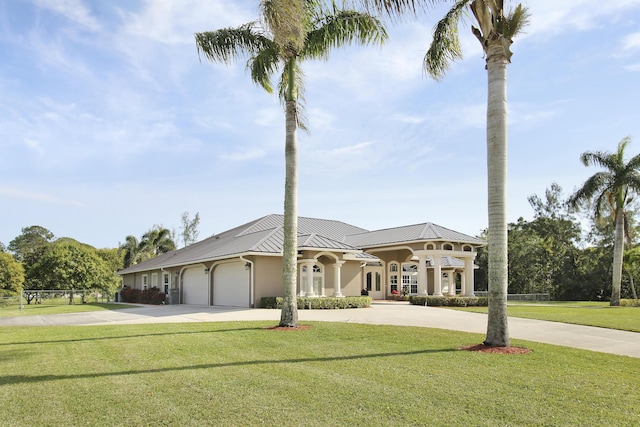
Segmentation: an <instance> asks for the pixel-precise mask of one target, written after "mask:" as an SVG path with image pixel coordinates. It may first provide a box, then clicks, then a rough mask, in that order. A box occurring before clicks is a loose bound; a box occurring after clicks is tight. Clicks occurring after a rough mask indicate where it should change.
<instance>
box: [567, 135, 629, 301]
mask: <svg viewBox="0 0 640 427" xmlns="http://www.w3.org/2000/svg"><path fill="white" fill-rule="evenodd" d="M630 142H631V138H630V137H626V138H623V139H622V141H620V143H619V144H618V149H617V150H616V152H615V153H610V152H603V151H593V152H592V151H586V152H584V153H582V155H581V156H580V160H581V161H582V163H583V164H584V165H585V166H591V165H595V166H600V167H602V168H604V169H605V170H604V171H601V172H597V173H596V174H594V175H592V176H591V177H590V178H589V179H587V180H586V181H585V182H584V184H583V185H582V187H581V188H580V189H578V190H577V191H576V192H575V193H574V195H573V196H572V197H571V203H572V205H573V206H575V207H578V206H580V202H582V201H585V200H589V201H592V206H593V215H594V218H596V219H597V220H600V219H601V218H602V217H603V214H605V213H609V212H611V210H613V212H614V214H615V231H614V236H615V237H614V244H613V271H612V289H611V302H610V304H611V305H612V306H618V305H620V287H621V282H622V265H623V255H624V234H625V233H624V230H625V209H626V207H627V206H628V205H629V204H630V203H631V202H632V201H633V196H634V194H635V193H637V192H638V191H640V154H638V155H636V156H634V157H632V158H631V159H630V160H629V161H628V162H625V159H624V154H625V153H624V151H625V149H626V147H627V145H628V144H629V143H630Z"/></svg>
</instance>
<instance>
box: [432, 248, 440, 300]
mask: <svg viewBox="0 0 640 427" xmlns="http://www.w3.org/2000/svg"><path fill="white" fill-rule="evenodd" d="M441 264H442V257H441V256H440V254H435V255H434V256H433V296H434V297H441V296H442V267H441Z"/></svg>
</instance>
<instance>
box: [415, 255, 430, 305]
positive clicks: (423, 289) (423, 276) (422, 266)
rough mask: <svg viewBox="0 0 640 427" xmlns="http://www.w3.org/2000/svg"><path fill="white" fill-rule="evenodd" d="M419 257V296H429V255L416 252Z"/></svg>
mask: <svg viewBox="0 0 640 427" xmlns="http://www.w3.org/2000/svg"><path fill="white" fill-rule="evenodd" d="M415 254H416V255H417V256H418V295H419V296H423V297H426V296H427V254H426V253H425V252H424V251H416V252H415Z"/></svg>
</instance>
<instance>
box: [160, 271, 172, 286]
mask: <svg viewBox="0 0 640 427" xmlns="http://www.w3.org/2000/svg"><path fill="white" fill-rule="evenodd" d="M170 277H171V276H170V275H169V273H164V274H163V275H162V283H164V284H165V285H170V284H171V282H169V280H170Z"/></svg>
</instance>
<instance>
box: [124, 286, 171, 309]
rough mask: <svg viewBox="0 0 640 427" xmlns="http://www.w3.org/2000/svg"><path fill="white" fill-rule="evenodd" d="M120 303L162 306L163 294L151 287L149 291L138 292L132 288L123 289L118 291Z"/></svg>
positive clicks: (138, 290)
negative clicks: (120, 298)
mask: <svg viewBox="0 0 640 427" xmlns="http://www.w3.org/2000/svg"><path fill="white" fill-rule="evenodd" d="M120 296H121V297H122V302H134V303H141V304H155V305H160V304H164V297H165V295H164V292H162V291H161V290H160V289H158V288H156V287H153V288H150V289H145V290H140V289H132V288H124V289H123V290H121V291H120Z"/></svg>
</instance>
